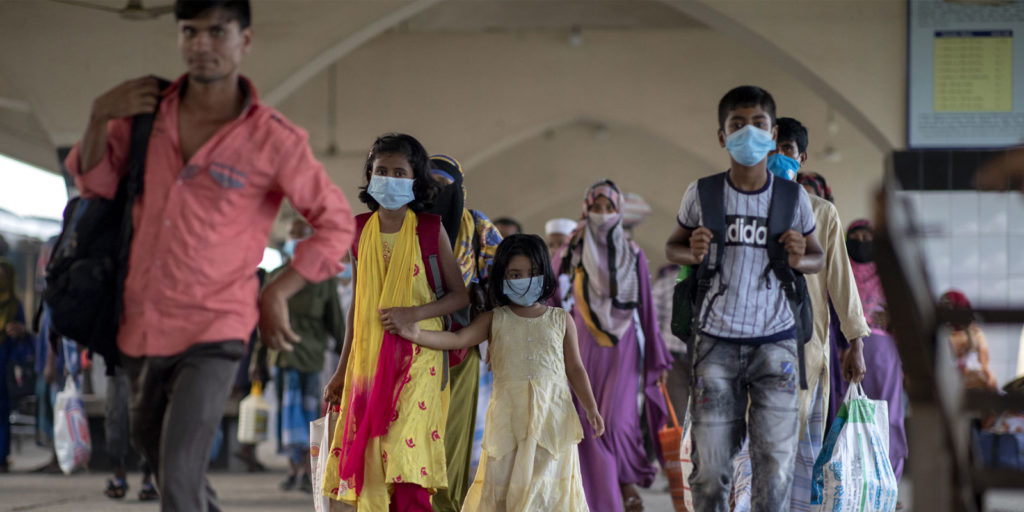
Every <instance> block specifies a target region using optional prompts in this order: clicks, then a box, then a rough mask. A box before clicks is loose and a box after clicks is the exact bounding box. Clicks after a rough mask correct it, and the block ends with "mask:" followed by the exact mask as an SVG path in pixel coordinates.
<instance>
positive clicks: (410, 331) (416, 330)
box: [391, 323, 420, 343]
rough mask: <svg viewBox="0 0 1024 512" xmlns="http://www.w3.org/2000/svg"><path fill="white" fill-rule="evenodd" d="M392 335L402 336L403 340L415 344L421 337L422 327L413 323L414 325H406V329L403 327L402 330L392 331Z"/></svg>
mask: <svg viewBox="0 0 1024 512" xmlns="http://www.w3.org/2000/svg"><path fill="white" fill-rule="evenodd" d="M391 333H392V334H397V335H399V336H401V337H403V338H405V339H407V340H409V341H411V342H413V343H415V342H416V340H417V339H418V338H419V337H420V325H419V324H417V323H412V324H410V325H406V326H404V327H402V328H400V329H397V330H394V331H391Z"/></svg>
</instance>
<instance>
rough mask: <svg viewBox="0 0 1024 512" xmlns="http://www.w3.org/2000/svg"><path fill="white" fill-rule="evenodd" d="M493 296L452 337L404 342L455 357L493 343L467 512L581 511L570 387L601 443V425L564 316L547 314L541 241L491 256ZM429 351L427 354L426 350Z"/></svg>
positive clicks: (521, 242) (510, 242) (511, 245)
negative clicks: (486, 308) (491, 306)
mask: <svg viewBox="0 0 1024 512" xmlns="http://www.w3.org/2000/svg"><path fill="white" fill-rule="evenodd" d="M491 272H492V273H491V275H492V276H502V277H503V278H504V281H503V282H502V281H497V280H495V279H492V280H491V282H492V284H491V288H490V293H491V297H492V298H493V300H494V303H495V304H496V305H497V306H499V307H497V308H496V309H495V310H494V311H490V312H487V313H484V314H482V315H480V316H479V317H477V318H476V319H475V320H473V322H472V323H471V324H470V325H469V326H468V327H466V328H464V329H462V330H460V331H458V332H455V333H450V332H436V331H435V332H431V331H427V330H423V329H422V328H421V327H420V326H415V325H411V326H409V327H404V328H400V329H397V332H398V334H400V335H401V336H402V337H404V338H406V339H409V340H412V341H413V342H414V343H416V344H418V345H422V346H424V347H431V348H435V349H448V350H453V349H458V348H465V347H471V346H473V345H477V344H479V343H481V342H482V341H484V340H486V339H489V340H490V345H489V347H488V351H489V353H490V362H491V368H492V369H493V371H494V391H493V394H492V395H491V401H490V405H489V406H488V408H487V426H486V428H485V430H484V440H483V449H482V452H481V455H480V468H479V469H478V470H477V473H476V479H475V480H474V482H473V485H472V486H471V487H470V489H469V493H468V494H467V496H466V501H465V503H464V504H463V507H462V510H463V512H467V511H477V510H480V511H486V512H502V511H509V512H512V511H516V512H519V511H522V512H526V511H536V510H558V511H565V512H575V511H587V510H589V509H588V508H587V499H586V496H585V495H584V494H583V482H582V480H581V477H580V464H579V457H578V455H577V450H576V445H577V443H579V442H580V440H581V439H583V428H582V426H581V425H580V419H579V416H578V415H577V413H576V409H575V408H574V407H573V403H572V396H571V395H570V393H569V386H570V385H571V386H572V389H573V391H574V392H575V393H576V396H577V397H579V399H580V402H581V403H582V404H583V408H584V410H585V411H586V416H587V421H588V422H589V423H590V426H591V427H592V428H593V429H594V433H595V434H596V435H598V436H600V435H601V434H602V433H603V432H604V420H603V419H602V418H601V415H600V413H599V412H598V410H597V402H596V401H595V400H594V394H593V392H592V391H591V389H590V380H589V379H588V378H587V372H586V370H585V369H584V368H583V362H582V361H581V360H580V354H579V346H578V345H577V343H578V342H577V340H576V326H575V324H574V323H573V321H572V318H571V317H569V315H568V313H566V311H565V310H564V309H561V308H557V307H548V306H545V305H544V304H545V301H546V300H547V299H548V297H550V296H551V294H552V293H553V292H554V290H555V287H556V285H557V284H558V282H557V281H556V280H555V275H554V272H553V271H552V269H551V262H550V261H549V259H548V251H547V247H546V246H545V244H544V241H543V240H542V239H541V238H540V237H538V236H536V235H512V236H510V237H508V238H506V239H505V240H504V241H502V242H501V245H499V246H498V251H497V254H495V257H494V267H493V269H492V271H491ZM424 350H426V349H424Z"/></svg>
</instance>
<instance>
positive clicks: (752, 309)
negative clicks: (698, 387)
mask: <svg viewBox="0 0 1024 512" xmlns="http://www.w3.org/2000/svg"><path fill="white" fill-rule="evenodd" d="M773 179H775V177H774V176H773V175H772V174H771V173H769V174H768V181H767V182H766V183H765V186H764V187H763V188H761V189H760V190H756V191H752V192H744V191H741V190H739V189H737V188H736V187H735V185H733V183H732V180H730V179H729V178H728V177H726V186H725V190H724V191H723V194H724V199H725V202H724V203H723V204H724V205H725V227H726V240H725V253H724V254H723V255H722V264H721V266H720V267H719V269H718V272H717V273H715V276H714V279H713V280H712V282H711V289H710V290H709V291H708V293H707V296H706V297H705V299H704V304H702V305H701V311H702V312H703V313H704V315H706V318H703V319H702V320H701V325H700V326H699V329H700V332H701V333H703V334H707V335H708V336H713V337H715V338H720V339H725V340H729V341H737V342H744V343H767V342H772V341H780V340H784V339H790V338H794V337H796V330H795V323H794V321H793V313H792V312H791V311H790V310H789V303H788V302H787V301H786V296H785V294H784V292H783V291H782V287H781V286H779V281H778V279H777V278H776V277H775V273H774V272H768V273H767V274H766V273H765V270H766V269H767V268H768V249H767V244H766V241H767V234H768V207H769V206H770V204H771V195H772V190H771V186H772V180H773ZM799 188H800V195H799V198H800V199H799V201H800V204H799V205H798V206H797V208H796V214H795V215H794V218H793V221H792V229H793V230H795V231H798V232H800V233H803V234H804V235H805V236H806V235H809V234H811V233H813V232H814V212H813V210H812V209H811V200H810V198H808V197H807V192H806V191H804V189H803V187H799ZM677 220H678V221H679V225H681V226H682V227H684V228H686V229H689V230H694V229H697V228H698V227H699V226H702V225H703V224H704V222H703V218H702V217H701V208H700V194H698V192H697V182H693V183H691V184H690V186H689V187H688V188H687V189H686V193H685V194H683V201H682V204H680V205H679V216H678V218H677ZM722 282H725V283H726V284H727V285H728V286H727V287H726V289H725V291H724V293H723V292H722ZM712 301H713V302H712ZM709 304H711V306H710V307H709V306H708V305H709Z"/></svg>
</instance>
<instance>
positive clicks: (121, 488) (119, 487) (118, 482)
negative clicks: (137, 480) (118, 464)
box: [103, 478, 128, 500]
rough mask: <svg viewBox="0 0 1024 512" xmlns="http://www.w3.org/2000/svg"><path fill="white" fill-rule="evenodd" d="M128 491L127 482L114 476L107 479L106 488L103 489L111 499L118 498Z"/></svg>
mask: <svg viewBox="0 0 1024 512" xmlns="http://www.w3.org/2000/svg"><path fill="white" fill-rule="evenodd" d="M127 493H128V482H126V481H124V480H122V479H120V478H115V479H112V480H107V488H106V489H104V490H103V494H105V495H106V496H107V497H108V498H110V499H112V500H119V499H122V498H124V495H125V494H127Z"/></svg>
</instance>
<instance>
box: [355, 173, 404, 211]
mask: <svg viewBox="0 0 1024 512" xmlns="http://www.w3.org/2000/svg"><path fill="white" fill-rule="evenodd" d="M412 185H413V180H412V179H410V178H389V177H387V176H378V175H373V176H372V177H371V178H370V186H369V187H367V188H366V191H367V192H369V193H370V197H372V198H374V199H375V200H376V201H377V202H378V203H380V205H381V206H382V207H384V208H386V209H388V210H397V209H399V208H401V207H403V206H405V205H407V204H409V203H411V202H412V200H413V199H416V195H415V194H413V192H412Z"/></svg>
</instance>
